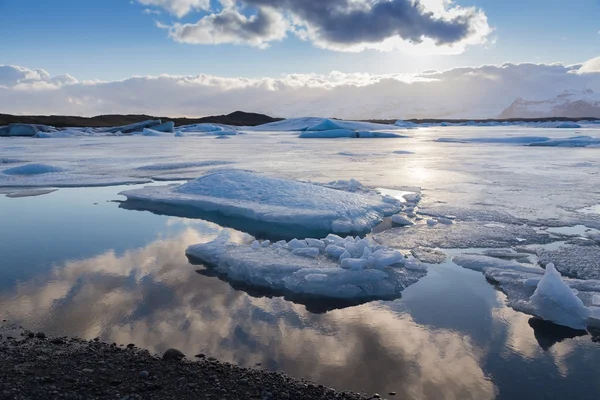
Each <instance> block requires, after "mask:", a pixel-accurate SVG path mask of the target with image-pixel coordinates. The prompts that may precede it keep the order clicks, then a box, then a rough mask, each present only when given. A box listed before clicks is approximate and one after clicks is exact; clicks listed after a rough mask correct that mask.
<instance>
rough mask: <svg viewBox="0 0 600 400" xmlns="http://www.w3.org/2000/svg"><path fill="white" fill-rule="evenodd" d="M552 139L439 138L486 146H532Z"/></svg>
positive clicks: (539, 137) (534, 137)
mask: <svg viewBox="0 0 600 400" xmlns="http://www.w3.org/2000/svg"><path fill="white" fill-rule="evenodd" d="M549 140H550V138H548V137H545V136H507V137H479V138H439V139H436V140H435V141H436V142H441V143H486V144H496V143H497V144H531V143H540V142H547V141H549Z"/></svg>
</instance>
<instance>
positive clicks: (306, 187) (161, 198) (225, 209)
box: [122, 170, 402, 233]
mask: <svg viewBox="0 0 600 400" xmlns="http://www.w3.org/2000/svg"><path fill="white" fill-rule="evenodd" d="M122 194H123V195H124V196H126V197H127V198H128V200H133V201H137V202H148V203H155V204H156V203H158V204H166V205H170V206H180V207H191V208H195V209H199V210H203V211H208V212H216V213H220V214H223V215H226V216H229V217H239V218H246V219H249V220H254V221H260V222H261V223H263V224H265V226H264V227H265V229H268V224H278V225H280V226H289V227H298V226H299V227H303V228H305V229H312V230H315V231H316V232H323V233H325V232H344V233H348V232H357V233H359V232H367V231H369V230H370V229H371V228H372V227H373V226H375V225H377V224H378V223H379V222H381V220H382V218H383V217H384V216H387V215H391V214H394V213H396V212H398V211H400V209H401V208H402V205H401V203H400V202H399V201H398V200H395V199H393V198H390V197H382V196H380V195H378V194H376V193H374V192H368V193H364V192H361V193H349V192H347V191H342V190H335V189H331V188H328V187H324V186H322V185H316V184H312V183H306V182H298V181H292V180H287V179H279V178H270V177H267V176H264V175H260V174H255V173H251V172H246V171H238V170H228V171H218V172H214V173H211V174H208V175H205V176H203V177H201V178H198V179H196V180H194V181H191V182H188V183H186V184H184V185H181V186H176V187H173V186H166V187H158V186H154V187H146V188H144V189H138V190H131V191H125V192H123V193H122Z"/></svg>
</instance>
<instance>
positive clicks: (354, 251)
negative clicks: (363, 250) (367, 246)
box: [344, 242, 359, 257]
mask: <svg viewBox="0 0 600 400" xmlns="http://www.w3.org/2000/svg"><path fill="white" fill-rule="evenodd" d="M344 247H345V248H346V251H347V252H348V253H349V254H350V255H351V256H352V257H357V256H359V254H358V252H359V249H358V246H357V245H356V244H355V243H350V242H347V243H346V244H344Z"/></svg>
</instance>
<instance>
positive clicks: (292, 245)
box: [287, 239, 308, 250]
mask: <svg viewBox="0 0 600 400" xmlns="http://www.w3.org/2000/svg"><path fill="white" fill-rule="evenodd" d="M287 247H288V249H292V250H295V249H304V248H306V247H308V244H307V243H306V241H304V240H298V239H292V240H290V241H289V242H288V244H287Z"/></svg>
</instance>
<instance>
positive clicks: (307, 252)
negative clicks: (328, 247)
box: [292, 247, 319, 258]
mask: <svg viewBox="0 0 600 400" xmlns="http://www.w3.org/2000/svg"><path fill="white" fill-rule="evenodd" d="M292 254H293V255H295V256H302V257H312V258H315V257H317V256H318V255H319V249H317V248H314V247H306V248H303V249H302V248H298V249H294V250H292Z"/></svg>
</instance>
